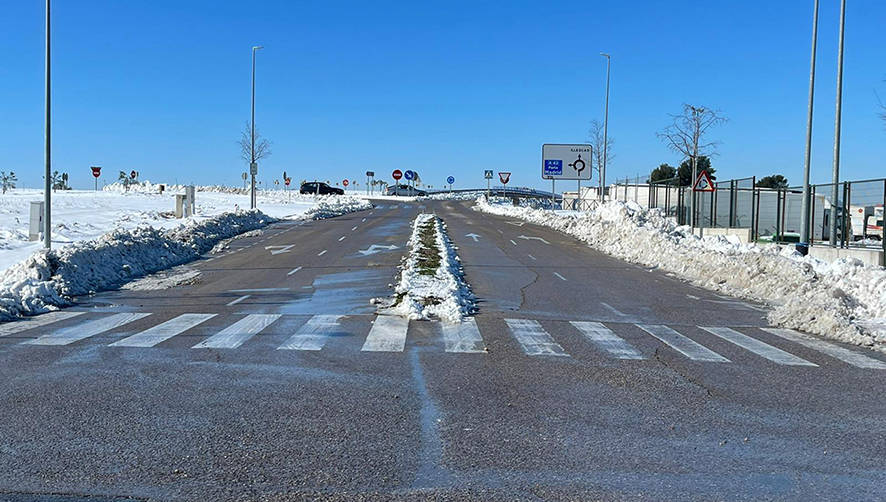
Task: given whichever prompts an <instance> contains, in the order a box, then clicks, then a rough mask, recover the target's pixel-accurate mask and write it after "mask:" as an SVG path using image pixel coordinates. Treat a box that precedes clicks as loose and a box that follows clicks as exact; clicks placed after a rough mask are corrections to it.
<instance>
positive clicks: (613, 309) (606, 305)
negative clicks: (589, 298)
mask: <svg viewBox="0 0 886 502" xmlns="http://www.w3.org/2000/svg"><path fill="white" fill-rule="evenodd" d="M600 305H602V306H603V307H605V308H606V309H607V310H609V311H610V312H612V313H613V314H615V315H617V316H618V317H630V316H628V315H627V314H625V313H624V312H622V311H620V310H618V309H617V308H615V307H613V306H612V305H609V304H608V303H606V302H600Z"/></svg>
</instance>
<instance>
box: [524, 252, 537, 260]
mask: <svg viewBox="0 0 886 502" xmlns="http://www.w3.org/2000/svg"><path fill="white" fill-rule="evenodd" d="M526 256H528V257H530V258H532V260H533V261H537V260H536V258H535V257H534V256H532V255H531V254H529V255H526Z"/></svg>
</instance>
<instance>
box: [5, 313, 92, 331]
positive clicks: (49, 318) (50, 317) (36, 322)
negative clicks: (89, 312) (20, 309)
mask: <svg viewBox="0 0 886 502" xmlns="http://www.w3.org/2000/svg"><path fill="white" fill-rule="evenodd" d="M83 314H85V312H73V311H64V310H56V311H54V312H47V313H46V314H40V315H38V316H34V317H28V318H26V319H21V320H18V321H10V322H5V323H3V324H0V336H8V335H13V334H15V333H21V332H22V331H26V330H29V329H31V328H39V327H40V326H46V325H47V324H52V323H55V322H59V321H64V320H65V319H71V318H72V317H77V316H78V315H83Z"/></svg>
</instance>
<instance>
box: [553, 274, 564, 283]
mask: <svg viewBox="0 0 886 502" xmlns="http://www.w3.org/2000/svg"><path fill="white" fill-rule="evenodd" d="M554 275H556V276H557V277H559V278H560V280H561V281H565V280H566V278H565V277H563V276H562V275H560V274H558V273H557V272H554Z"/></svg>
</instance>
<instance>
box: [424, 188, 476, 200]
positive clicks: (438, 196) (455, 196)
mask: <svg viewBox="0 0 886 502" xmlns="http://www.w3.org/2000/svg"><path fill="white" fill-rule="evenodd" d="M484 193H486V190H472V191H470V192H454V193H449V192H436V193H432V194H428V195H426V196H424V197H421V199H426V200H475V199H476V198H477V197H480V196H481V195H483V194H484Z"/></svg>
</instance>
